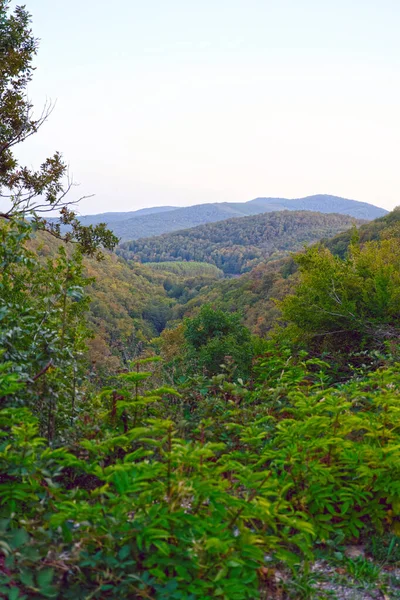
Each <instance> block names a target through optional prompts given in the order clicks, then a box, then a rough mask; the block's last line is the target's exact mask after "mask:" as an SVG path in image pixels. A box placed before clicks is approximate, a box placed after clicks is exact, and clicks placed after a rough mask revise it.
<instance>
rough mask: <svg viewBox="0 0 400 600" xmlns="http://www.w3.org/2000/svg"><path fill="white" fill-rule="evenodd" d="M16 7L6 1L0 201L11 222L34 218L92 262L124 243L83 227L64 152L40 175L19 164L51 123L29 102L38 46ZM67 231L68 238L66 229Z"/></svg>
mask: <svg viewBox="0 0 400 600" xmlns="http://www.w3.org/2000/svg"><path fill="white" fill-rule="evenodd" d="M9 9H10V1H9V0H0V199H3V200H5V201H6V202H7V204H8V208H7V210H5V211H4V212H0V217H1V218H2V219H5V220H11V219H21V218H22V219H23V218H25V217H27V216H30V217H31V218H32V219H33V221H34V223H35V226H36V227H37V228H40V229H45V230H47V231H49V232H50V233H51V234H52V235H54V236H56V237H59V238H63V239H65V240H66V241H74V242H77V243H78V244H79V246H80V248H81V250H82V251H83V252H84V253H85V254H87V255H89V256H97V257H99V258H100V257H101V252H100V248H101V247H103V248H106V249H109V250H112V249H113V248H114V246H115V245H116V244H117V242H118V239H117V238H116V237H115V236H114V235H113V233H112V232H111V231H109V230H107V229H106V226H105V224H104V223H100V224H99V225H96V226H89V227H83V226H82V225H81V224H80V223H79V220H78V219H77V216H76V213H75V212H74V211H73V210H71V208H70V206H71V205H73V204H75V203H76V202H74V201H68V200H67V194H68V192H69V191H70V190H71V188H72V186H73V185H74V184H73V181H71V180H70V179H69V177H68V172H67V166H66V164H65V162H64V161H63V158H62V155H61V154H60V152H55V153H54V155H53V156H51V157H49V158H47V159H46V160H45V161H44V162H43V163H42V165H41V166H40V168H39V169H37V170H34V169H30V168H28V167H26V166H22V165H20V164H19V161H18V159H17V158H16V156H15V154H14V148H15V147H16V146H18V145H19V144H21V143H23V142H24V141H25V140H26V139H27V138H29V137H30V136H32V135H33V134H35V133H36V132H37V131H38V130H39V128H40V127H41V126H42V125H43V124H44V122H45V121H46V120H47V118H48V117H49V115H50V113H51V110H52V107H51V106H50V105H46V106H45V107H44V109H43V111H42V113H41V115H40V116H39V117H37V118H35V116H34V114H33V106H32V104H31V102H30V101H29V100H28V98H27V96H26V92H27V85H28V84H29V82H30V81H31V79H32V75H33V71H34V67H33V58H34V56H35V55H36V52H37V48H38V41H37V39H35V38H34V36H33V35H32V31H31V29H30V21H31V18H30V15H29V13H28V12H27V11H26V10H25V8H24V7H20V6H18V7H17V8H16V9H15V11H14V13H10V10H9ZM52 211H59V213H60V216H59V220H58V221H56V222H48V221H46V219H45V217H44V216H43V215H45V214H46V213H49V212H52ZM63 226H66V229H67V231H66V233H65V227H63Z"/></svg>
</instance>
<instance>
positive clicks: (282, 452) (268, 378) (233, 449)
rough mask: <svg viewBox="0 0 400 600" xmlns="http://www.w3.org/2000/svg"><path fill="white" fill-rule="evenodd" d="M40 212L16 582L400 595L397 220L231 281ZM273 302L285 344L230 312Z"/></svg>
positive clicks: (23, 413) (13, 443)
mask: <svg viewBox="0 0 400 600" xmlns="http://www.w3.org/2000/svg"><path fill="white" fill-rule="evenodd" d="M0 2H1V0H0ZM7 8H8V5H7V3H4V2H3V3H0V9H1V11H2V12H1V13H0V15H1V16H4V19H3V21H2V25H1V26H4V22H5V23H6V27H9V28H11V33H12V35H11V42H12V43H15V39H17V41H18V39H19V38H18V36H17V37H16V38H15V36H16V33H15V32H14V30H13V27H14V25H15V23H14V21H13V20H12V17H9V16H8V11H7ZM15 18H16V23H17V24H18V23H19V25H18V27H20V34H21V35H22V36H24V35H25V34H26V28H27V23H28V17H27V16H26V14H25V12H24V11H21V9H19V10H18V11H17V13H16V17H15ZM10 19H11V21H10ZM18 35H19V34H18ZM29 36H30V34H29V35H28V38H27V40H28V41H29V39H30V37H29ZM14 38H15V39H14ZM23 40H25V41H24V44H23V48H22V49H18V48H19V46H18V45H17V47H16V50H15V52H16V54H15V55H14V54H13V53H11V56H14V57H15V56H17V57H18V53H19V52H22V51H23V49H24V48H25V49H27V52H28V54H29V52H30V53H32V51H33V50H32V48H31V47H30V46H29V44H28V45H27V46H26V39H25V38H24V37H23ZM23 57H24V55H22V58H23ZM20 64H22V66H21V67H20V68H21V69H22V74H23V73H24V68H25V67H24V64H25V63H24V62H23V61H22V63H20ZM16 72H18V69H17V71H16ZM0 100H1V98H0ZM2 101H3V107H2V109H4V98H3V100H2ZM0 104H1V102H0ZM7 165H8V166H7ZM3 169H6V170H7V169H8V170H11V171H12V169H14V164H13V162H12V161H11V162H10V161H9V162H8V163H7V164H6V163H3ZM4 181H5V180H4ZM56 181H57V179H56ZM9 185H10V182H9ZM4 186H5V187H7V186H6V184H5V183H3V187H4ZM49 203H50V204H52V203H51V199H49ZM31 216H32V217H33V219H26V220H24V219H22V218H21V215H20V214H19V212H18V210H17V211H14V212H13V211H11V212H10V214H8V215H6V216H5V215H3V217H2V218H1V220H0V264H1V270H0V348H1V350H0V596H1V597H2V598H5V599H7V600H27V599H33V600H35V599H37V600H39V599H43V598H56V599H61V600H62V599H69V598H70V599H74V600H88V599H94V600H96V599H98V600H104V599H108V598H109V599H116V598H132V599H134V600H139V599H143V600H144V599H147V600H167V599H168V600H196V599H198V600H211V599H214V598H221V599H223V600H246V599H247V600H256V599H260V600H266V599H269V598H281V599H282V600H286V599H288V598H295V599H298V598H310V599H315V600H317V599H320V598H329V597H330V598H332V597H333V598H334V597H336V598H340V599H344V598H348V597H354V598H358V597H359V598H365V597H368V596H365V594H369V592H372V591H373V590H376V591H377V592H379V593H380V594H381V595H384V597H385V598H399V597H400V581H399V578H398V577H397V575H396V573H397V572H396V568H397V567H398V566H399V535H400V457H399V448H400V375H399V368H400V355H399V334H400V332H399V326H398V321H399V316H400V315H399V312H400V295H399V294H400V292H399V289H400V260H399V258H400V257H399V252H400V251H399V249H398V228H397V226H396V223H394V222H393V221H394V220H396V219H394V218H393V217H390V216H389V217H387V219H386V221H384V223H385V224H386V225H385V226H381V223H382V221H381V222H379V223H378V225H375V227H377V230H379V239H375V240H374V241H366V242H361V243H360V242H359V241H358V240H359V238H360V237H361V235H360V234H357V232H356V231H355V230H354V231H353V232H352V238H351V239H352V242H351V244H349V246H348V252H347V254H346V255H345V256H343V257H340V256H337V255H335V254H333V253H332V252H331V251H330V250H329V248H328V247H327V245H325V246H324V245H322V244H320V245H317V246H314V247H313V248H311V249H308V250H307V251H304V252H302V253H300V254H298V255H295V256H293V257H292V258H290V259H285V260H280V261H277V262H270V263H269V264H267V265H261V264H260V265H259V266H258V267H257V268H256V269H255V270H253V271H252V273H251V274H249V275H246V278H243V279H242V278H237V279H235V280H231V281H219V280H217V279H216V275H217V274H218V273H216V271H215V267H212V268H211V270H210V269H209V268H208V267H207V268H205V267H204V265H202V266H201V267H199V266H198V265H196V264H195V263H188V264H189V265H190V266H189V267H187V266H185V267H182V266H179V263H178V269H180V271H179V273H178V274H177V273H176V272H171V270H169V271H164V270H161V271H159V270H157V268H156V269H154V268H149V267H145V266H143V265H137V264H134V263H127V262H124V261H123V260H122V259H121V258H118V257H116V256H115V255H112V254H109V253H107V252H106V251H105V250H104V245H105V244H104V243H103V242H102V241H101V240H100V239H99V238H96V234H95V233H94V231H93V230H91V229H89V230H88V231H87V235H88V236H89V241H90V244H89V245H86V244H84V243H81V242H80V241H79V240H78V239H75V242H76V243H75V244H69V245H65V244H64V243H63V242H62V241H61V240H60V239H59V237H60V236H59V235H58V234H57V235H56V236H54V235H53V234H52V233H49V232H48V233H47V234H46V233H45V232H43V231H41V232H40V234H39V235H38V232H37V229H38V220H37V219H36V218H35V212H33V214H32V215H31ZM395 216H397V213H395ZM39 218H40V217H39ZM282 223H283V221H282ZM372 227H374V225H372ZM39 228H40V229H43V228H46V226H45V224H44V223H42V224H41V225H39ZM81 231H83V230H81ZM53 233H54V232H53ZM85 235H86V234H85ZM107 235H108V234H106V237H107ZM56 238H57V239H56ZM103 241H104V240H103ZM101 248H103V250H102V254H101V256H100V255H99V250H101ZM91 249H92V250H93V251H92V250H91ZM100 258H102V260H101V261H100V260H99V259H100ZM96 259H97V260H96ZM193 269H194V271H193ZM196 281H199V282H198V283H197V284H196ZM196 285H197V286H198V287H197V289H196ZM189 287H193V289H194V291H190V290H189V289H188V288H189ZM218 289H219V292H217V291H216V290H218ZM275 292H276V293H277V294H276V295H277V296H279V298H280V302H278V303H275V305H274V309H273V310H274V311H275V312H273V311H272V308H271V307H272V303H273V296H274V295H275ZM225 293H226V295H227V298H224V294H225ZM89 294H90V295H91V296H92V302H90V297H89ZM191 294H193V295H192V296H191ZM213 294H216V295H217V296H218V294H219V298H220V304H222V305H224V302H225V305H224V306H223V308H218V307H216V306H215V305H213V304H214V303H204V302H203V300H204V298H205V297H206V296H210V295H213ZM257 296H258V297H259V303H258V307H259V309H260V314H261V311H262V308H260V307H262V306H268V307H269V310H270V313H269V316H270V320H271V323H270V328H271V327H272V326H274V330H273V331H270V332H269V336H268V338H269V339H267V338H266V336H264V337H263V338H260V337H256V336H255V335H253V334H252V333H250V330H249V329H248V328H246V326H245V325H244V324H243V322H242V316H241V314H240V313H237V312H236V311H235V312H233V311H232V310H230V309H228V308H227V307H228V305H231V304H232V303H234V302H235V303H237V304H238V307H239V308H242V309H243V310H245V309H246V307H248V306H249V304H248V303H249V301H251V302H253V304H252V305H251V309H254V307H255V306H256V304H257V303H256V302H255V299H256V298H257ZM263 303H264V304H263ZM90 304H91V306H90ZM190 304H191V309H192V310H193V312H194V314H192V315H190V316H187V317H186V318H184V319H180V318H179V314H178V311H179V309H183V311H185V310H186V308H187V306H188V305H190ZM195 304H198V306H194V305H195ZM215 304H218V302H215ZM172 317H174V318H175V321H176V325H177V326H176V327H167V328H166V327H165V326H166V324H167V323H168V322H171V318H172ZM278 317H279V319H278ZM88 347H89V349H88ZM354 548H356V550H357V552H356V553H354ZM359 548H361V550H360V549H359ZM352 549H353V552H351V550H352ZM316 559H318V560H316ZM351 588H352V590H353V591H354V593H356V592H357V593H358V591H360V594H364V595H359V596H357V595H354V594H353V596H350V595H349V593H348V592H349V590H350V592H351ZM371 597H372V596H371Z"/></svg>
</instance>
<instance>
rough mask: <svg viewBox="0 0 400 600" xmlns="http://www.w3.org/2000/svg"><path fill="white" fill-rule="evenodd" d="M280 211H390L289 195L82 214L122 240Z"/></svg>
mask: <svg viewBox="0 0 400 600" xmlns="http://www.w3.org/2000/svg"><path fill="white" fill-rule="evenodd" d="M281 210H312V211H318V212H322V213H339V214H345V215H350V216H352V217H356V218H358V219H366V220H372V219H376V218H377V217H381V216H383V215H385V214H386V213H387V211H385V210H384V209H383V208H378V207H377V206H373V205H372V204H367V203H366V202H357V201H356V200H349V199H347V198H340V197H338V196H329V195H324V194H317V195H315V196H307V197H306V198H298V199H294V200H289V199H287V198H255V199H254V200H250V201H249V202H216V203H213V204H197V205H195V206H187V207H182V208H177V207H173V206H161V207H155V208H145V209H140V210H137V211H132V212H126V213H121V212H120V213H103V214H99V215H87V216H83V217H81V222H82V224H84V225H90V224H97V223H103V222H104V223H106V224H107V225H108V226H109V227H110V228H111V229H112V230H113V232H114V233H115V234H116V235H117V236H118V237H120V238H121V240H122V241H126V240H135V239H139V238H143V237H150V236H154V235H160V234H163V233H169V232H171V231H178V230H180V229H187V228H189V227H196V226H197V225H203V224H205V223H215V222H217V221H222V220H224V219H229V218H231V217H244V216H248V215H256V214H260V213H267V212H275V211H281Z"/></svg>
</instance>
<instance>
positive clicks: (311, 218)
mask: <svg viewBox="0 0 400 600" xmlns="http://www.w3.org/2000/svg"><path fill="white" fill-rule="evenodd" d="M355 223H356V221H355V220H354V219H352V218H351V217H348V216H345V215H335V214H329V215H327V214H321V213H312V212H309V211H298V212H289V211H282V212H273V213H265V214H261V215H255V216H250V217H242V218H240V219H228V220H226V221H220V222H218V223H209V224H207V225H201V226H199V227H195V228H193V229H187V230H184V231H179V232H175V233H170V234H164V235H162V236H159V237H154V238H148V239H143V240H137V241H132V242H126V243H124V244H121V245H120V247H119V249H118V254H119V255H120V256H123V257H124V258H126V259H132V260H136V261H140V262H143V263H146V262H153V261H154V262H163V261H171V260H176V261H182V260H186V261H204V262H209V263H211V264H214V265H215V266H216V267H218V268H219V269H221V270H222V271H223V272H224V273H226V274H229V275H237V274H240V273H243V272H245V271H250V270H251V269H252V268H253V267H255V266H256V265H257V264H259V263H260V262H262V261H265V260H267V259H269V258H270V257H274V258H278V257H279V256H283V255H284V254H285V253H287V252H288V251H294V250H298V249H300V248H301V247H302V246H303V245H305V244H309V243H312V242H315V241H317V240H319V239H321V238H322V237H324V236H332V235H334V234H335V233H338V232H340V231H343V230H346V229H349V228H351V227H352V225H354V224H355Z"/></svg>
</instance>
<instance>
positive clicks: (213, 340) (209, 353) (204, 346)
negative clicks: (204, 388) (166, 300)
mask: <svg viewBox="0 0 400 600" xmlns="http://www.w3.org/2000/svg"><path fill="white" fill-rule="evenodd" d="M184 337H185V341H186V352H187V364H188V365H191V367H190V366H189V369H190V368H192V369H194V371H197V372H198V371H199V370H200V369H203V370H205V371H206V373H207V374H208V375H216V374H217V373H220V372H221V370H222V369H221V365H222V364H225V365H227V366H231V367H232V371H233V372H234V373H235V376H237V377H245V376H248V375H249V373H250V368H251V364H252V360H253V357H254V344H253V340H252V337H251V335H250V332H249V330H248V329H247V328H246V327H244V325H242V324H241V322H240V316H239V315H238V314H237V313H232V314H229V313H226V312H224V311H222V310H214V309H213V308H212V307H211V306H210V305H209V304H206V305H204V306H203V307H202V308H201V310H200V312H199V314H198V315H197V316H196V317H193V318H192V319H186V320H185V325H184Z"/></svg>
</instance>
